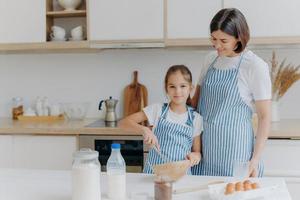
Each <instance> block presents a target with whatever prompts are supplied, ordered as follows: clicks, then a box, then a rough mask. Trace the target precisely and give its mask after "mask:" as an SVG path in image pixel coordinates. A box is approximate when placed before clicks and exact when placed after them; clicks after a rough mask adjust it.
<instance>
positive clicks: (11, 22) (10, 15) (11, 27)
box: [0, 0, 46, 43]
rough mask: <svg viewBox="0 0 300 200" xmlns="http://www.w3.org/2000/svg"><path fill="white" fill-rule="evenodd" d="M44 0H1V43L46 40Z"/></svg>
mask: <svg viewBox="0 0 300 200" xmlns="http://www.w3.org/2000/svg"><path fill="white" fill-rule="evenodd" d="M45 11H46V5H45V1H44V0H27V1H20V0H0V13H1V17H0V26H1V28H0V43H33V42H45V41H46V17H45Z"/></svg>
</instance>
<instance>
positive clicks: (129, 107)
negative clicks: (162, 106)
mask: <svg viewBox="0 0 300 200" xmlns="http://www.w3.org/2000/svg"><path fill="white" fill-rule="evenodd" d="M133 76H134V78H133V82H132V83H131V84H130V85H128V86H127V87H125V90H124V117H126V116H128V115H131V114H133V113H136V112H139V111H141V110H142V109H143V108H144V107H146V106H147V105H148V91H147V88H146V86H144V85H142V84H140V83H139V82H138V72H137V71H134V72H133Z"/></svg>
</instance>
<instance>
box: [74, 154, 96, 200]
mask: <svg viewBox="0 0 300 200" xmlns="http://www.w3.org/2000/svg"><path fill="white" fill-rule="evenodd" d="M98 156H99V153H98V152H97V151H92V150H91V149H80V151H77V152H75V153H74V159H73V165H72V200H101V191H100V169H101V167H100V162H99V160H98Z"/></svg>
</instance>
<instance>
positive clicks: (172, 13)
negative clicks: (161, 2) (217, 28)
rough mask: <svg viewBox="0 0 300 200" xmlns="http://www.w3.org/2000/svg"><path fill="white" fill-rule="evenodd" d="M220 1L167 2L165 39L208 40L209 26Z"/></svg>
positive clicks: (169, 0) (190, 0)
mask: <svg viewBox="0 0 300 200" xmlns="http://www.w3.org/2000/svg"><path fill="white" fill-rule="evenodd" d="M221 8H222V0H214V1H210V0H204V1H199V0H189V1H182V0H168V3H167V39H191V38H194V39H195V38H206V39H208V37H209V35H210V33H209V24H210V21H211V19H212V18H213V16H214V14H215V13H216V12H217V11H218V10H220V9H221Z"/></svg>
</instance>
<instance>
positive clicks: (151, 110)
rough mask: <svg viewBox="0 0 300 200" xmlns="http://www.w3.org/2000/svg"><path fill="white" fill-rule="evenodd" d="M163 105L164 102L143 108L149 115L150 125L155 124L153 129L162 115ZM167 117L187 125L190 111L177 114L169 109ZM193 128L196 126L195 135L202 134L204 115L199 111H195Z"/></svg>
mask: <svg viewBox="0 0 300 200" xmlns="http://www.w3.org/2000/svg"><path fill="white" fill-rule="evenodd" d="M162 106H163V104H162V103H157V104H152V105H149V106H147V107H145V108H143V111H144V113H145V114H146V116H147V119H148V122H149V124H150V126H153V130H154V129H155V127H156V126H157V123H158V120H159V117H160V116H161V111H162ZM166 119H167V120H168V121H171V122H174V123H178V124H183V125H185V124H186V121H187V119H188V112H185V113H182V114H177V113H175V112H173V111H172V110H171V109H169V110H168V113H167V117H166ZM193 128H194V135H193V136H194V137H195V136H198V135H200V134H201V131H202V117H201V116H200V115H199V113H197V112H194V121H193Z"/></svg>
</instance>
